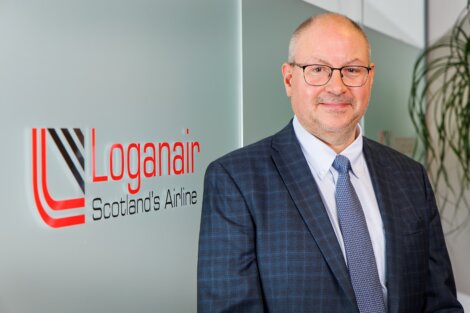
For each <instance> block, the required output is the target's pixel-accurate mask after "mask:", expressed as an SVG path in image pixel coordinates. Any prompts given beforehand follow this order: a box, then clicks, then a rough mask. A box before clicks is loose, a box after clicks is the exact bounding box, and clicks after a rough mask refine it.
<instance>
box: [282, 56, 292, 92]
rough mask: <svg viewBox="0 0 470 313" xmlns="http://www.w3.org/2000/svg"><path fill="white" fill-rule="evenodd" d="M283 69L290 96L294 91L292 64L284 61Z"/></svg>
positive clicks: (284, 81) (285, 84)
mask: <svg viewBox="0 0 470 313" xmlns="http://www.w3.org/2000/svg"><path fill="white" fill-rule="evenodd" d="M281 71H282V78H283V83H284V87H285V88H286V94H287V96H288V97H290V96H291V93H292V65H290V64H289V63H283V64H282V67H281Z"/></svg>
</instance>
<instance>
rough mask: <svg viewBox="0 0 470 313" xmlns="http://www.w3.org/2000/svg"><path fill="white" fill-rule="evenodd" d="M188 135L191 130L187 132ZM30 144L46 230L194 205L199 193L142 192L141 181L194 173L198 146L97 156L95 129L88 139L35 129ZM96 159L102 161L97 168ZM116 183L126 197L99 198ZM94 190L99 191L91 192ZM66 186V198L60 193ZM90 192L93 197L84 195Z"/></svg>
mask: <svg viewBox="0 0 470 313" xmlns="http://www.w3.org/2000/svg"><path fill="white" fill-rule="evenodd" d="M188 135H189V129H185V136H188ZM87 136H88V138H87ZM31 138H32V140H31V144H32V149H31V155H32V158H31V159H32V175H31V177H32V188H33V194H34V202H35V204H36V208H37V212H38V214H39V216H40V217H41V218H42V220H43V221H44V222H45V223H46V224H47V225H49V226H50V227H53V228H60V227H67V226H72V225H80V224H84V223H85V222H87V221H88V220H91V221H101V220H109V219H114V218H123V217H126V216H132V215H136V214H144V213H150V212H156V211H159V210H160V208H164V209H168V208H175V207H183V206H190V205H194V204H196V203H197V201H198V196H197V191H196V190H188V188H187V187H183V186H178V187H170V188H167V189H166V190H150V191H148V190H147V191H145V192H142V191H141V189H142V184H143V181H144V180H147V179H151V178H154V177H157V176H178V175H187V174H192V173H194V172H195V158H196V156H197V154H198V153H200V151H201V146H200V143H199V142H198V141H190V140H184V141H172V142H168V141H161V142H131V143H127V144H124V143H119V142H112V143H108V144H107V148H105V149H104V150H100V151H97V145H96V141H97V139H96V130H95V129H94V128H92V129H91V133H89V134H88V132H87V131H84V130H82V129H80V128H33V129H32V132H31ZM86 139H89V140H86ZM88 146H90V147H88ZM51 152H54V153H51ZM97 155H99V157H98V159H99V160H102V161H103V162H100V164H97V161H96V160H97ZM87 161H91V162H87ZM100 165H102V166H100ZM54 166H55V167H54ZM88 169H89V170H88ZM51 181H54V183H53V184H51ZM116 182H122V183H123V184H124V185H123V184H119V185H120V186H123V187H124V188H118V190H121V191H122V190H125V194H122V193H120V192H117V193H116V192H110V190H106V192H105V193H104V194H100V193H99V192H98V194H97V192H96V190H101V191H102V190H103V188H102V187H103V185H105V186H108V185H109V187H111V189H112V188H113V186H112V185H115V183H116ZM94 184H100V185H101V187H100V188H90V187H95V186H96V185H94ZM64 186H66V187H67V188H66V189H67V190H68V192H66V194H67V196H63V195H62V193H61V191H59V190H58V189H61V190H62V188H65V187H64ZM90 189H94V190H95V191H94V192H93V191H92V192H91V193H90V194H88V193H89V190H90ZM115 189H116V188H115V187H114V191H115ZM110 194H111V196H110ZM58 195H59V196H58ZM60 195H62V196H60Z"/></svg>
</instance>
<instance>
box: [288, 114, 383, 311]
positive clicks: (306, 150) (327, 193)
mask: <svg viewBox="0 0 470 313" xmlns="http://www.w3.org/2000/svg"><path fill="white" fill-rule="evenodd" d="M293 125H294V131H295V134H296V136H297V139H298V140H299V142H300V146H301V147H302V152H303V154H304V156H305V158H306V159H307V162H308V165H309V167H310V171H311V172H312V175H313V177H314V178H315V182H316V183H317V185H318V189H319V190H320V194H321V197H322V200H323V204H324V206H325V208H326V211H327V213H328V216H329V218H330V221H331V225H332V226H333V230H334V232H335V234H336V237H337V239H338V242H339V245H340V247H341V250H342V251H343V255H344V259H345V261H346V263H347V259H346V252H345V250H344V243H343V236H342V234H341V230H340V228H339V222H338V214H337V211H336V200H335V186H336V180H337V178H338V172H337V171H336V170H335V169H334V168H333V167H332V164H333V161H334V159H335V158H336V152H335V151H334V150H333V149H331V148H330V147H328V145H326V144H325V143H323V142H322V141H321V140H319V139H318V138H316V137H315V136H313V135H312V134H310V133H309V132H308V131H307V130H305V128H303V126H302V125H301V124H300V122H299V121H298V119H297V117H294V120H293ZM357 128H358V135H357V137H356V139H355V140H354V142H353V143H352V144H351V145H349V146H348V147H347V148H346V149H345V150H343V151H342V152H341V153H340V154H341V155H344V156H345V157H347V158H348V159H349V161H350V162H351V169H352V173H351V174H352V175H350V179H351V183H352V185H353V186H354V189H355V191H356V193H357V196H358V198H359V201H360V202H361V206H362V209H363V211H364V215H365V218H366V222H367V228H368V230H369V234H370V237H371V238H370V239H371V241H372V247H373V249H374V255H375V260H376V263H377V270H378V273H379V278H380V283H381V285H382V292H383V294H384V299H387V288H386V280H385V279H386V278H385V235H384V229H383V223H382V218H381V216H380V211H379V206H378V203H377V199H376V197H375V192H374V188H373V186H372V181H371V178H370V175H369V169H368V168H367V163H366V160H365V158H364V154H363V152H362V142H363V141H362V128H361V127H360V125H358V126H357ZM385 303H387V301H386V300H385Z"/></svg>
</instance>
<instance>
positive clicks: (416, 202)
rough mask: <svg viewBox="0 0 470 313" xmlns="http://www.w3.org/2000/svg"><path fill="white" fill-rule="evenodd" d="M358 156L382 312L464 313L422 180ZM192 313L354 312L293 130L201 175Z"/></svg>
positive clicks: (376, 154)
mask: <svg viewBox="0 0 470 313" xmlns="http://www.w3.org/2000/svg"><path fill="white" fill-rule="evenodd" d="M364 155H365V158H366V161H367V165H368V167H369V171H370V174H371V178H372V182H373V185H374V190H375V193H376V196H377V200H378V203H379V208H380V212H381V215H382V219H383V224H384V229H385V239H386V279H387V288H388V299H387V303H388V312H389V313H398V312H400V313H418V312H463V309H462V308H461V306H460V304H459V303H458V301H457V299H456V296H455V293H456V291H455V285H454V279H453V274H452V269H451V265H450V262H449V257H448V253H447V249H446V246H445V242H444V237H443V233H442V228H441V224H440V218H439V214H438V211H437V208H436V204H435V200H434V195H433V192H432V190H431V187H430V185H429V182H428V179H427V175H426V172H425V170H424V169H423V167H422V166H421V165H420V164H419V163H417V162H415V161H413V160H411V159H409V158H407V157H405V156H403V155H401V154H399V153H397V152H395V151H393V150H391V149H389V148H387V147H384V146H382V145H380V144H378V143H375V142H373V141H371V140H368V139H366V138H364ZM198 311H199V312H200V313H202V312H243V313H248V312H286V313H287V312H288V313H294V312H295V313H298V312H315V313H320V312H324V313H335V312H337V313H348V312H351V313H353V312H354V313H357V312H358V309H357V306H356V303H355V297H354V292H353V289H352V285H351V282H350V279H349V275H348V271H347V268H346V265H345V261H344V257H343V254H342V252H341V249H340V247H339V244H338V241H337V239H336V236H335V234H334V231H333V228H332V226H331V223H330V220H329V218H328V215H327V213H326V211H325V208H324V206H323V203H322V199H321V196H320V193H319V191H318V188H317V186H316V183H315V180H314V178H313V176H312V174H311V172H310V169H309V167H308V164H307V161H306V160H305V158H304V155H303V153H302V150H301V148H300V144H299V142H298V140H297V138H296V136H295V133H294V130H293V127H292V121H291V123H289V125H288V126H287V127H286V128H284V129H283V130H281V131H280V132H279V133H277V134H275V135H274V136H272V137H268V138H266V139H264V140H262V141H260V142H258V143H255V144H252V145H250V146H247V147H245V148H242V149H239V150H237V151H234V152H232V153H230V154H228V155H226V156H224V157H222V158H220V159H218V160H216V161H214V162H213V163H211V164H210V165H209V167H208V169H207V171H206V176H205V181H204V198H203V206H202V216H201V230H200V238H199V260H198Z"/></svg>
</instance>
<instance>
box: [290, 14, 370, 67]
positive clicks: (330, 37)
mask: <svg viewBox="0 0 470 313" xmlns="http://www.w3.org/2000/svg"><path fill="white" fill-rule="evenodd" d="M295 54H296V59H298V60H299V61H300V62H302V61H316V60H319V59H320V60H326V61H329V62H331V63H332V64H334V63H348V62H349V61H354V60H358V61H360V62H365V63H368V62H369V46H368V42H367V39H366V38H365V37H364V35H363V34H362V33H361V32H360V31H359V30H358V29H356V28H355V27H354V26H353V25H352V24H351V23H350V22H349V21H347V20H345V19H338V18H324V19H320V20H317V21H314V22H313V23H312V24H311V25H309V26H308V27H306V28H305V29H304V30H303V31H302V32H300V33H299V34H298V37H297V43H296V47H295ZM335 65H339V64H335Z"/></svg>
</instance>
